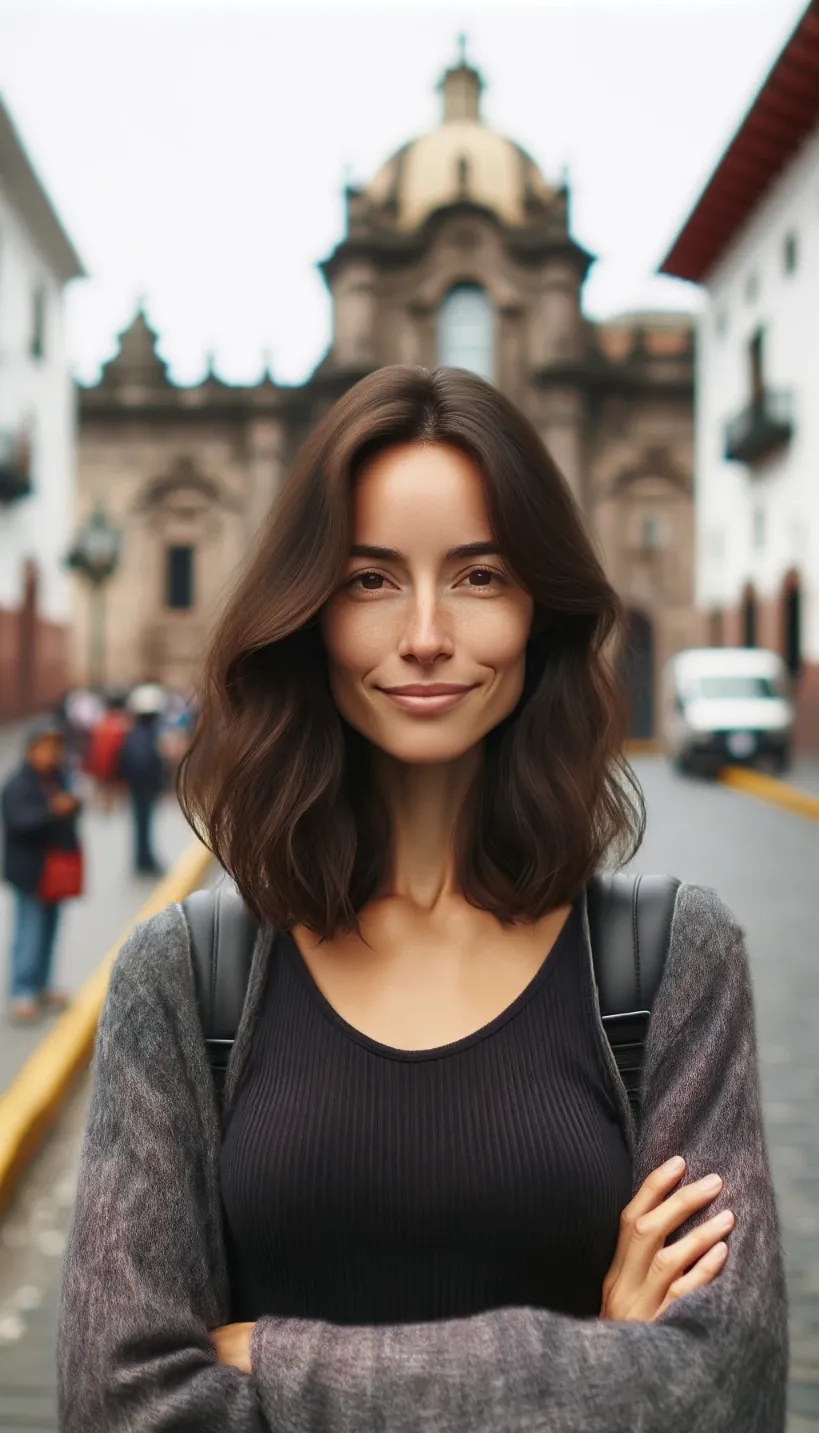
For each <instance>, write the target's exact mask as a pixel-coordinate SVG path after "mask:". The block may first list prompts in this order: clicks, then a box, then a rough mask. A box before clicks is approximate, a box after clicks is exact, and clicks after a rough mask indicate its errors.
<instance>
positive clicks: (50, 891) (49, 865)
mask: <svg viewBox="0 0 819 1433" xmlns="http://www.w3.org/2000/svg"><path fill="white" fill-rule="evenodd" d="M83 874H84V873H83V859H82V851H46V853H45V861H44V862H43V873H42V875H41V876H40V884H39V886H38V887H37V899H38V901H45V902H47V903H48V904H56V902H57V901H68V900H71V899H73V897H75V896H81V895H82V893H83Z"/></svg>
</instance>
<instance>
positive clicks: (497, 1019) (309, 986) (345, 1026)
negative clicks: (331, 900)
mask: <svg viewBox="0 0 819 1433" xmlns="http://www.w3.org/2000/svg"><path fill="white" fill-rule="evenodd" d="M577 912H578V906H577V902H576V901H575V902H573V903H572V908H571V910H570V911H569V914H568V915H567V917H566V919H565V921H564V922H563V925H562V926H561V928H560V930H559V931H558V934H557V936H556V937H555V939H554V941H553V942H552V945H551V946H550V947H549V949H548V950H547V952H546V954H545V955H544V957H543V960H542V961H541V963H540V965H539V966H538V968H537V970H536V971H535V973H534V975H533V976H532V978H531V980H530V981H529V982H528V984H527V985H525V986H524V987H523V989H522V990H521V992H520V994H519V995H516V996H515V998H514V1000H513V1001H512V1002H511V1004H509V1005H507V1006H506V1008H505V1009H504V1010H501V1011H500V1013H499V1014H498V1015H495V1016H494V1017H493V1019H492V1020H490V1021H489V1022H488V1024H486V1025H481V1026H480V1027H479V1029H477V1030H473V1031H472V1032H471V1033H470V1034H469V1035H462V1036H461V1038H460V1039H459V1040H452V1041H450V1043H449V1044H448V1045H436V1046H433V1047H432V1048H430V1049H425V1050H402V1049H400V1048H399V1047H398V1046H396V1045H385V1044H383V1043H382V1041H380V1040H376V1039H374V1038H373V1037H372V1036H371V1035H367V1034H365V1032H364V1031H363V1030H359V1029H357V1028H356V1026H355V1025H351V1024H350V1022H349V1021H348V1020H345V1019H344V1016H343V1015H340V1014H339V1012H338V1011H337V1010H336V1008H335V1006H334V1005H331V1003H330V1001H329V1000H328V999H327V997H326V995H324V994H323V992H322V991H321V990H320V989H319V987H318V985H317V984H316V981H315V978H314V976H313V973H312V971H311V970H310V967H309V965H308V964H307V962H306V960H305V959H304V956H303V955H302V953H301V951H300V950H299V947H298V945H297V944H296V941H295V940H294V939H293V937H292V935H291V934H290V932H289V931H288V932H287V933H286V934H285V936H284V945H285V948H286V950H287V951H288V953H289V955H290V960H291V964H293V965H294V966H295V969H296V973H297V975H298V976H299V978H300V979H301V981H302V984H303V985H304V987H305V988H306V990H307V992H308V994H309V995H310V996H311V998H312V1000H313V1001H314V1003H315V1004H316V1005H318V1007H319V1009H320V1010H321V1012H322V1014H323V1015H324V1016H325V1018H326V1019H327V1020H329V1021H330V1023H331V1024H332V1025H335V1026H336V1028H337V1029H338V1030H340V1031H341V1032H342V1034H344V1035H346V1036H347V1038H348V1039H349V1040H352V1041H353V1042H354V1043H355V1044H356V1045H361V1046H362V1047H363V1048H364V1049H365V1050H369V1051H370V1053H371V1054H374V1055H379V1056H381V1057H382V1058H383V1059H387V1060H399V1061H404V1062H406V1063H407V1064H419V1063H422V1062H423V1061H425V1060H441V1059H447V1058H448V1057H449V1056H451V1055H458V1054H460V1053H461V1052H462V1051H464V1050H467V1049H469V1048H470V1047H471V1046H473V1045H478V1044H480V1043H481V1041H482V1040H486V1039H488V1037H489V1036H490V1035H494V1034H495V1033H496V1031H498V1030H500V1029H501V1028H502V1027H503V1026H504V1025H506V1024H508V1023H509V1021H510V1020H513V1019H514V1018H515V1016H516V1015H517V1014H519V1012H520V1011H521V1010H522V1009H523V1007H524V1006H525V1005H528V1003H529V1001H530V1000H531V999H532V998H533V997H534V996H535V995H536V994H537V992H538V991H539V990H540V988H541V986H542V985H543V984H544V982H545V981H546V980H547V979H548V978H549V976H550V975H551V973H552V971H553V970H554V968H555V964H556V959H559V957H560V956H561V954H562V952H563V950H564V949H565V948H566V947H568V945H569V943H570V936H571V932H572V929H573V928H574V927H575V925H576V922H577Z"/></svg>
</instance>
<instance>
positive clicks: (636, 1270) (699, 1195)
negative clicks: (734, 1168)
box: [603, 1178, 726, 1299]
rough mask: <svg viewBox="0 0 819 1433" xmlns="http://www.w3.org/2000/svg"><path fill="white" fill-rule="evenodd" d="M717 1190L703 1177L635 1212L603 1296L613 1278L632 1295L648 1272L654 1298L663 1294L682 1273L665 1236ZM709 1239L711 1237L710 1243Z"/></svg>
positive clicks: (712, 1197)
mask: <svg viewBox="0 0 819 1433" xmlns="http://www.w3.org/2000/svg"><path fill="white" fill-rule="evenodd" d="M720 1188H721V1181H720ZM718 1193H719V1189H718V1188H715V1187H714V1186H713V1185H712V1184H710V1183H709V1182H708V1179H707V1178H706V1179H705V1180H698V1181H697V1182H696V1183H695V1184H690V1185H687V1186H686V1187H685V1189H681V1190H679V1191H678V1192H677V1193H676V1194H672V1195H669V1197H668V1198H667V1199H666V1200H664V1201H663V1202H662V1203H660V1204H658V1205H657V1207H656V1208H655V1209H650V1210H649V1211H648V1212H647V1213H646V1214H641V1215H639V1216H638V1217H637V1219H635V1220H634V1221H633V1222H632V1223H631V1226H630V1234H631V1237H630V1239H629V1240H628V1241H627V1242H626V1243H625V1246H624V1248H623V1250H622V1251H619V1250H618V1259H617V1270H616V1273H614V1274H613V1275H612V1274H611V1273H610V1274H608V1275H607V1276H606V1279H605V1281H604V1285H603V1294H604V1299H605V1297H606V1296H607V1294H608V1292H609V1291H610V1289H611V1287H612V1285H613V1283H614V1282H616V1281H617V1280H625V1281H626V1282H627V1284H628V1289H629V1290H632V1291H633V1292H634V1293H635V1294H636V1293H638V1291H639V1290H640V1289H641V1288H642V1286H643V1284H644V1283H645V1282H646V1281H647V1280H649V1278H650V1276H651V1275H652V1274H653V1278H652V1279H651V1286H652V1290H653V1293H654V1295H655V1297H657V1298H662V1297H664V1296H665V1292H666V1289H667V1288H668V1284H669V1282H670V1280H671V1279H672V1278H675V1277H676V1276H677V1274H679V1273H681V1272H682V1269H681V1268H680V1265H679V1263H678V1262H677V1258H676V1256H675V1253H674V1250H675V1249H676V1245H674V1244H672V1245H667V1240H668V1238H669V1236H670V1235H671V1234H672V1233H673V1232H674V1230H675V1229H678V1228H679V1226H680V1225H681V1224H684V1223H685V1221H686V1220H687V1219H688V1218H690V1217H691V1215H692V1214H695V1213H696V1212H697V1210H698V1209H700V1208H701V1207H702V1206H703V1204H704V1203H706V1202H710V1201H712V1200H714V1199H715V1198H716V1196H717V1194H718ZM723 1232H726V1231H723ZM713 1242H714V1241H713V1238H711V1240H710V1243H713ZM688 1262H689V1263H690V1262H691V1260H690V1259H689V1261H688Z"/></svg>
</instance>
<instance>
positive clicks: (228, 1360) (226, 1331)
mask: <svg viewBox="0 0 819 1433" xmlns="http://www.w3.org/2000/svg"><path fill="white" fill-rule="evenodd" d="M254 1328H255V1324H222V1326H221V1328H218V1329H211V1334H210V1337H211V1341H212V1343H213V1346H214V1348H215V1349H216V1356H217V1358H218V1360H219V1362H220V1363H224V1364H226V1365H228V1366H229V1367H231V1368H238V1370H239V1372H240V1373H250V1336H251V1334H252V1333H253V1330H254Z"/></svg>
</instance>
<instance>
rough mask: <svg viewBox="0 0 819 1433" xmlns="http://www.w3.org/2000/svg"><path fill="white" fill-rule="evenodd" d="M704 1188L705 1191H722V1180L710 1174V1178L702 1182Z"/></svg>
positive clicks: (716, 1175)
mask: <svg viewBox="0 0 819 1433" xmlns="http://www.w3.org/2000/svg"><path fill="white" fill-rule="evenodd" d="M702 1187H703V1189H714V1190H716V1189H721V1188H722V1180H721V1179H720V1177H719V1175H718V1174H709V1175H708V1177H707V1178H706V1179H704V1180H703V1181H702Z"/></svg>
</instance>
